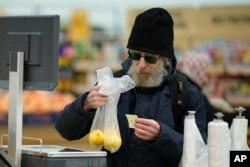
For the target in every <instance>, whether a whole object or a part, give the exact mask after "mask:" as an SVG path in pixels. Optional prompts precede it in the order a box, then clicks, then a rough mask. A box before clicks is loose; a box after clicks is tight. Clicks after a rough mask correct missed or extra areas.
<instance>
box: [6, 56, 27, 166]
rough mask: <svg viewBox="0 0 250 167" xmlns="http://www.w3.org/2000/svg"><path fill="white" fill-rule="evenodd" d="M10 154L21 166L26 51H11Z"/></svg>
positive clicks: (15, 162) (16, 163) (17, 164)
mask: <svg viewBox="0 0 250 167" xmlns="http://www.w3.org/2000/svg"><path fill="white" fill-rule="evenodd" d="M9 64H10V67H9V70H10V73H9V115H8V135H9V139H8V155H9V157H10V159H11V160H12V161H13V162H14V164H15V165H16V167H21V152H22V148H21V147H22V125H23V69H24V52H10V62H9Z"/></svg>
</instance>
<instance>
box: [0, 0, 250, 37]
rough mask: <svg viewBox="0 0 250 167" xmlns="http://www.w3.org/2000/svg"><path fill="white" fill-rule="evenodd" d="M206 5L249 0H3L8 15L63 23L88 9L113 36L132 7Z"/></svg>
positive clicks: (93, 20) (121, 30) (122, 27)
mask: <svg viewBox="0 0 250 167" xmlns="http://www.w3.org/2000/svg"><path fill="white" fill-rule="evenodd" d="M206 5H209V6H213V5H220V6H221V5H250V0H209V1H208V0H189V1H187V0H172V1H168V0H0V7H1V8H2V9H3V11H4V14H5V15H33V14H58V15H60V17H61V21H62V22H65V21H68V20H69V18H70V16H71V13H72V11H73V10H76V9H79V10H85V11H87V12H88V13H89V23H90V25H97V26H101V27H103V28H104V29H105V30H106V32H107V33H108V34H111V35H122V34H123V33H124V31H125V27H126V25H125V24H126V11H127V9H129V8H135V7H153V6H164V7H166V6H169V8H171V7H182V6H191V7H201V6H206Z"/></svg>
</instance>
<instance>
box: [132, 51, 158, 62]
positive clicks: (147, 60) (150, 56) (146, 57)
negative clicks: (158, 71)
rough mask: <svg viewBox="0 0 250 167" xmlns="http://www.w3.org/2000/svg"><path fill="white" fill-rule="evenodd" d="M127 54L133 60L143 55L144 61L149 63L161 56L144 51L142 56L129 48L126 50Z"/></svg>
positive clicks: (137, 59)
mask: <svg viewBox="0 0 250 167" xmlns="http://www.w3.org/2000/svg"><path fill="white" fill-rule="evenodd" d="M128 56H129V58H130V59H132V60H135V61H139V60H140V59H141V58H142V57H143V58H144V60H145V62H146V63H149V64H156V63H157V61H158V60H159V59H160V58H161V56H159V57H155V56H152V55H150V54H147V53H146V54H145V53H144V56H142V54H141V53H138V52H134V51H131V50H130V49H129V50H128Z"/></svg>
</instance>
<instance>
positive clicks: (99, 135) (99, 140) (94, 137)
mask: <svg viewBox="0 0 250 167" xmlns="http://www.w3.org/2000/svg"><path fill="white" fill-rule="evenodd" d="M103 141H104V134H103V132H102V130H100V129H95V130H92V131H91V132H90V133H89V142H90V143H91V144H92V145H94V146H101V145H102V144H103Z"/></svg>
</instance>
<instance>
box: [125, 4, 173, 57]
mask: <svg viewBox="0 0 250 167" xmlns="http://www.w3.org/2000/svg"><path fill="white" fill-rule="evenodd" d="M173 24H174V23H173V19H172V17H171V15H170V14H169V13H168V12H167V11H166V10H165V9H162V8H151V9H148V10H146V11H145V12H143V13H141V14H139V15H138V16H137V17H136V19H135V23H134V26H133V28H132V31H131V34H130V37H129V40H128V44H127V48H129V49H134V50H138V51H142V52H147V53H152V54H160V55H162V56H166V57H168V58H172V57H173V56H174V47H173V43H174V31H173Z"/></svg>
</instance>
